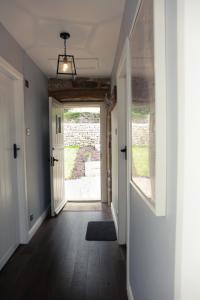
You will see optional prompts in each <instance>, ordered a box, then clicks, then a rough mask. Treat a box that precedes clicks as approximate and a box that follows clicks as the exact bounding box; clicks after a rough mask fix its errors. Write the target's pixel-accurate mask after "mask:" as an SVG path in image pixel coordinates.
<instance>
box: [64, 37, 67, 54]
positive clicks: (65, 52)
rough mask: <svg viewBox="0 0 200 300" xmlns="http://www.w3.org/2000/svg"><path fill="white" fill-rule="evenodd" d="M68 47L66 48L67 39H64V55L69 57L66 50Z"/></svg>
mask: <svg viewBox="0 0 200 300" xmlns="http://www.w3.org/2000/svg"><path fill="white" fill-rule="evenodd" d="M66 48H67V46H66V39H64V55H65V56H66V55H67V50H66Z"/></svg>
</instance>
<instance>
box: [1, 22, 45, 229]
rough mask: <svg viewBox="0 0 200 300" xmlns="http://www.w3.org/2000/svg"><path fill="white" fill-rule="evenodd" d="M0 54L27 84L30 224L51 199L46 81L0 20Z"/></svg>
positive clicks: (26, 122)
mask: <svg viewBox="0 0 200 300" xmlns="http://www.w3.org/2000/svg"><path fill="white" fill-rule="evenodd" d="M0 41H1V42H0V56H2V57H3V58H4V59H5V60H7V61H8V62H9V63H10V64H11V65H12V66H13V67H15V68H16V69H17V70H18V71H19V72H21V73H22V74H23V75H24V78H25V79H27V80H28V81H29V88H24V93H25V98H24V105H25V126H26V128H30V129H31V135H30V136H26V158H27V161H26V164H27V192H28V209H29V214H33V215H34V219H33V221H32V222H31V223H30V228H31V227H32V225H33V224H34V223H35V221H36V220H37V219H38V217H40V215H41V214H42V213H43V212H44V211H45V209H46V208H47V207H48V205H49V203H50V181H49V166H48V155H49V154H48V152H49V147H48V145H49V134H48V82H47V78H46V77H45V76H44V75H43V73H42V72H41V71H40V70H39V68H38V67H37V66H36V65H35V64H34V63H33V61H32V60H31V59H30V58H29V57H28V56H27V55H26V53H25V52H24V50H23V49H22V48H21V47H20V46H19V45H18V44H17V42H16V41H15V40H14V39H13V38H12V37H11V36H10V34H9V33H8V32H7V31H6V29H5V28H4V27H3V26H2V24H1V23H0Z"/></svg>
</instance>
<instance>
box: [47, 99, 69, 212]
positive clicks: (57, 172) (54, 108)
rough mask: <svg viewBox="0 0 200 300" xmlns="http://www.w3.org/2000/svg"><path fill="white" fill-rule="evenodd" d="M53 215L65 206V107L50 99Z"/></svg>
mask: <svg viewBox="0 0 200 300" xmlns="http://www.w3.org/2000/svg"><path fill="white" fill-rule="evenodd" d="M49 116H50V118H49V122H50V124H49V126H50V165H51V166H50V168H51V214H52V216H54V215H56V214H58V213H59V212H60V210H61V209H62V208H63V206H64V205H65V197H64V132H63V131H64V126H63V106H62V104H61V103H59V102H58V101H56V100H55V99H53V98H50V99H49Z"/></svg>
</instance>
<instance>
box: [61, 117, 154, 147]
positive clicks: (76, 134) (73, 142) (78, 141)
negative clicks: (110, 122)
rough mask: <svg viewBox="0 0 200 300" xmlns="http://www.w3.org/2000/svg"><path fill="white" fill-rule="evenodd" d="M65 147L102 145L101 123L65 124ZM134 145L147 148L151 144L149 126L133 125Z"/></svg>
mask: <svg viewBox="0 0 200 300" xmlns="http://www.w3.org/2000/svg"><path fill="white" fill-rule="evenodd" d="M64 130H65V146H77V145H78V146H80V147H85V146H94V145H99V144H100V124H99V123H65V124H64ZM132 137H133V145H137V146H146V145H148V143H149V127H148V124H147V123H146V124H145V123H144V124H138V123H134V124H132Z"/></svg>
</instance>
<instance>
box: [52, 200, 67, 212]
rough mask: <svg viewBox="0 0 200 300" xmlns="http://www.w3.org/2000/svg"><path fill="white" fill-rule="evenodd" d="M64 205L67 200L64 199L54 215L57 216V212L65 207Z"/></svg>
mask: <svg viewBox="0 0 200 300" xmlns="http://www.w3.org/2000/svg"><path fill="white" fill-rule="evenodd" d="M66 203H67V200H65V199H64V200H63V201H62V202H61V203H60V204H59V206H58V207H57V208H56V209H55V214H56V215H58V214H59V212H60V211H61V210H62V209H63V207H64V206H65V205H66Z"/></svg>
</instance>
